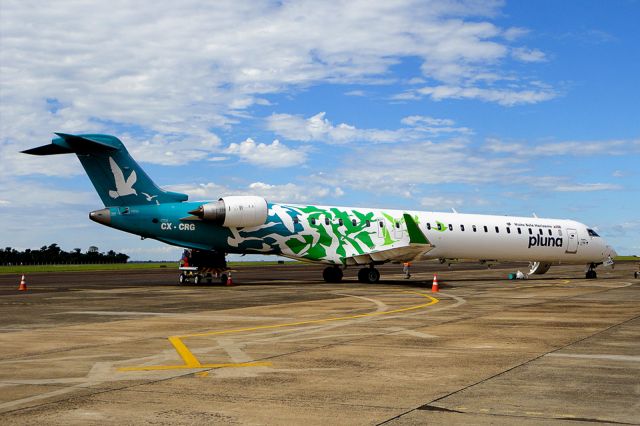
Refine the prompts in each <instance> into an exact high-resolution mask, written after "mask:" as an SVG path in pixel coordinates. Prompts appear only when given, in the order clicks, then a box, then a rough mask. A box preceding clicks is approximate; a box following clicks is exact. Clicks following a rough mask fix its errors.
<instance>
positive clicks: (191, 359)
mask: <svg viewBox="0 0 640 426" xmlns="http://www.w3.org/2000/svg"><path fill="white" fill-rule="evenodd" d="M403 293H407V294H417V295H419V296H421V297H424V298H425V299H430V301H429V302H427V303H422V304H419V305H414V306H408V307H406V308H398V309H393V310H391V311H383V312H371V313H368V314H357V315H347V316H343V317H335V318H323V319H318V320H307V321H297V322H290V323H285V324H271V325H259V326H256V327H247V328H236V329H232V330H220V331H209V332H205V333H193V334H183V335H181V336H171V337H168V339H169V342H170V343H171V344H172V345H173V347H174V348H175V350H176V352H178V355H180V358H182V360H183V361H184V365H149V366H138V367H121V368H118V371H157V370H177V369H194V368H226V367H258V366H261V367H262V366H270V365H272V364H271V363H270V362H240V363H224V364H201V363H200V361H198V358H196V357H195V355H193V353H192V352H191V351H190V350H189V348H188V347H187V345H185V344H184V342H183V341H182V339H185V338H187V337H204V336H219V335H222V334H234V333H242V332H245V331H256V330H267V329H274V328H284V327H295V326H299V325H308V324H322V323H326V322H332V321H345V320H349V319H358V318H365V317H374V316H381V315H390V314H397V313H400V312H407V311H414V310H417V309H422V308H426V307H427V306H431V305H435V304H436V303H438V302H439V301H440V299H436V298H435V297H432V296H429V295H427V294H424V293H418V292H416V291H403Z"/></svg>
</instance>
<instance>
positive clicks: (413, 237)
mask: <svg viewBox="0 0 640 426" xmlns="http://www.w3.org/2000/svg"><path fill="white" fill-rule="evenodd" d="M403 217H404V223H405V224H406V225H407V232H408V233H409V243H411V244H431V243H430V242H429V240H428V239H427V237H426V236H425V235H424V233H423V232H422V231H421V230H420V228H419V227H418V224H416V221H415V220H413V218H412V217H411V215H410V214H408V213H405V214H404V215H403Z"/></svg>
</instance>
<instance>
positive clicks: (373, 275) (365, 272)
mask: <svg viewBox="0 0 640 426" xmlns="http://www.w3.org/2000/svg"><path fill="white" fill-rule="evenodd" d="M343 275H344V274H343V273H342V269H340V267H339V266H327V267H326V268H324V271H322V278H324V280H325V281H326V282H328V283H339V282H340V281H342V277H343ZM358 281H360V282H361V283H368V284H374V283H377V282H378V281H380V272H379V271H378V270H377V269H376V268H374V267H373V265H371V266H370V267H368V268H362V269H360V270H359V271H358Z"/></svg>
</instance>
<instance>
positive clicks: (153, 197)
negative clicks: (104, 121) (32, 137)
mask: <svg viewBox="0 0 640 426" xmlns="http://www.w3.org/2000/svg"><path fill="white" fill-rule="evenodd" d="M56 135H58V136H59V137H57V138H55V139H53V140H52V141H51V144H50V145H43V146H39V147H37V148H32V149H28V150H26V151H22V152H23V153H25V154H32V155H53V154H76V155H77V156H78V159H79V160H80V163H82V167H84V170H85V171H86V172H87V175H89V179H91V183H93V186H94V187H95V188H96V191H98V195H99V196H100V198H101V199H102V202H103V203H104V205H105V206H106V207H110V206H132V205H145V204H162V203H176V202H181V201H187V199H188V197H187V195H186V194H181V193H178V192H171V191H165V190H163V189H160V188H159V187H158V186H157V185H156V184H155V183H154V182H153V181H152V180H151V178H150V177H149V176H148V175H147V174H146V173H145V172H144V170H142V168H141V167H140V166H139V165H138V163H136V162H135V160H134V159H133V158H132V157H131V155H129V152H128V151H127V148H125V146H124V144H123V143H122V142H121V141H120V139H118V138H116V137H115V136H110V135H68V134H65V133H56Z"/></svg>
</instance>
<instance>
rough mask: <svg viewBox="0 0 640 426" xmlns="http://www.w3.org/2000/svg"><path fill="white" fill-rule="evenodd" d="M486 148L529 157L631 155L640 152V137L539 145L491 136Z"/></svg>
mask: <svg viewBox="0 0 640 426" xmlns="http://www.w3.org/2000/svg"><path fill="white" fill-rule="evenodd" d="M485 148H486V149H487V150H488V151H490V152H493V153H496V154H510V155H519V156H527V157H538V156H562V155H575V156H589V155H629V154H634V153H640V139H630V140H603V141H561V142H549V143H542V144H537V145H530V144H524V143H519V142H503V141H501V140H500V139H495V138H489V139H487V141H486V143H485Z"/></svg>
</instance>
